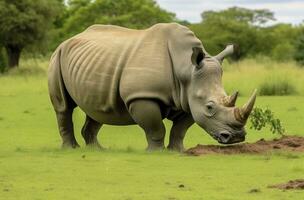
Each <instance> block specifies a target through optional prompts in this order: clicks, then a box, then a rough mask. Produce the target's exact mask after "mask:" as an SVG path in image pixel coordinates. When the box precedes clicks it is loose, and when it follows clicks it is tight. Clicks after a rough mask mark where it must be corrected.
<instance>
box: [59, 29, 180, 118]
mask: <svg viewBox="0 0 304 200" xmlns="http://www.w3.org/2000/svg"><path fill="white" fill-rule="evenodd" d="M168 26H169V25H168V24H167V25H166V24H158V25H155V26H153V27H151V28H149V29H146V30H131V29H127V28H122V27H118V26H111V25H94V26H91V27H89V28H88V29H87V30H86V31H84V32H82V33H80V34H78V35H76V36H74V37H73V38H71V39H69V40H67V41H65V42H64V43H62V44H61V45H60V46H59V49H60V51H61V54H60V67H61V74H62V79H63V82H64V85H65V87H66V90H67V91H68V93H69V95H70V96H71V97H72V99H73V100H74V101H75V102H76V104H77V105H78V106H79V107H80V108H81V109H82V110H83V111H85V112H86V113H87V114H88V115H89V116H91V117H92V118H93V119H95V120H97V121H100V122H104V123H109V124H129V123H132V121H133V120H132V119H131V117H130V116H129V114H128V112H127V107H128V105H129V104H130V102H132V101H133V100H135V99H143V98H147V99H148V98H149V99H151V98H152V99H157V100H159V101H162V102H164V103H165V104H167V105H170V104H172V103H173V99H172V92H173V91H174V88H173V87H174V77H173V71H172V62H171V60H170V55H169V52H168V46H167V45H168V33H167V32H168Z"/></svg>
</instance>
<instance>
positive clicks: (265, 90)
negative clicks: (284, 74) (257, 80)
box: [259, 78, 297, 96]
mask: <svg viewBox="0 0 304 200" xmlns="http://www.w3.org/2000/svg"><path fill="white" fill-rule="evenodd" d="M259 91H260V92H259V94H260V95H266V96H284V95H294V94H297V90H296V88H295V86H294V85H293V84H292V83H291V82H290V81H289V80H287V79H280V78H279V79H273V78H267V79H266V80H265V81H264V82H263V83H262V84H261V85H260V86H259Z"/></svg>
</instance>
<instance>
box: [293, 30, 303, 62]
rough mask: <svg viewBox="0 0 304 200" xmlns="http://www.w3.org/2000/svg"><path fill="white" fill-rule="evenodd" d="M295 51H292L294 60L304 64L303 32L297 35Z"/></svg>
mask: <svg viewBox="0 0 304 200" xmlns="http://www.w3.org/2000/svg"><path fill="white" fill-rule="evenodd" d="M295 48H296V51H295V53H294V58H295V60H296V61H297V62H298V63H299V64H301V65H302V66H303V65H304V33H303V34H302V35H300V36H299V38H298V39H297V41H296V44H295Z"/></svg>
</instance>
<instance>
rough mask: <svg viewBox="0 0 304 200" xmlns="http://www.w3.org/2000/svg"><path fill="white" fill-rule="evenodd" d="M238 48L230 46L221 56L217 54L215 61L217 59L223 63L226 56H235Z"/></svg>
mask: <svg viewBox="0 0 304 200" xmlns="http://www.w3.org/2000/svg"><path fill="white" fill-rule="evenodd" d="M236 48H237V46H236V45H233V44H229V45H227V46H226V48H225V49H224V50H223V51H222V52H221V53H219V54H217V55H216V56H214V57H215V59H217V60H218V61H219V62H220V63H222V62H223V60H224V58H225V57H226V56H229V55H231V54H233V53H234V52H235V51H236Z"/></svg>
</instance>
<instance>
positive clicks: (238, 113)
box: [234, 90, 257, 124]
mask: <svg viewBox="0 0 304 200" xmlns="http://www.w3.org/2000/svg"><path fill="white" fill-rule="evenodd" d="M256 93H257V91H256V90H254V92H253V94H252V95H251V97H250V99H249V100H248V101H247V103H245V105H244V106H243V107H242V108H235V109H234V116H235V118H236V120H238V121H239V122H241V123H244V124H245V123H246V121H247V119H248V117H249V115H250V113H251V111H252V109H253V106H254V103H255V99H256Z"/></svg>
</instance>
